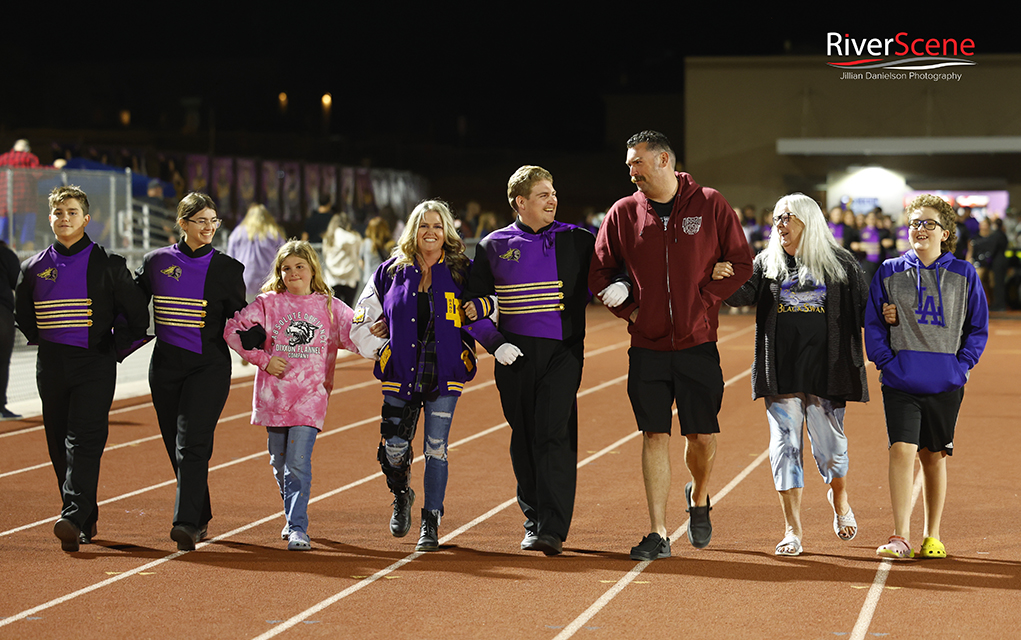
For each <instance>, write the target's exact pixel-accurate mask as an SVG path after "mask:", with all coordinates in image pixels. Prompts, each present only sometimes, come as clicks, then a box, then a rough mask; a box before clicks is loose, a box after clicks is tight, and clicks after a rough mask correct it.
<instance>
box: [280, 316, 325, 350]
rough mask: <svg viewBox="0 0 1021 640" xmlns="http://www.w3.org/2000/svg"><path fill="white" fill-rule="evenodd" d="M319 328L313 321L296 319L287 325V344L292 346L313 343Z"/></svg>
mask: <svg viewBox="0 0 1021 640" xmlns="http://www.w3.org/2000/svg"><path fill="white" fill-rule="evenodd" d="M318 328H319V327H317V326H315V325H314V324H312V323H311V322H305V321H304V320H295V321H294V322H292V323H291V325H290V326H289V327H287V344H288V345H289V346H292V347H297V346H300V345H303V344H312V341H313V340H315V338H316V329H318Z"/></svg>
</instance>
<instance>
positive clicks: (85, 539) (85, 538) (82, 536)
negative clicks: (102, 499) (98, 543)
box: [78, 522, 99, 544]
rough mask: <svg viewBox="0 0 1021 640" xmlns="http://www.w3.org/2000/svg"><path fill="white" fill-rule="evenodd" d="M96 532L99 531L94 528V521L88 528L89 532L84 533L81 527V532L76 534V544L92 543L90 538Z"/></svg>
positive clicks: (94, 535) (93, 536)
mask: <svg viewBox="0 0 1021 640" xmlns="http://www.w3.org/2000/svg"><path fill="white" fill-rule="evenodd" d="M97 533H99V531H98V530H97V529H96V523H95V522H93V523H92V528H91V529H89V533H86V532H85V530H84V529H83V530H82V532H81V533H79V534H78V544H92V539H93V538H95V537H96V534H97Z"/></svg>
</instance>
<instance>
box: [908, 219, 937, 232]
mask: <svg viewBox="0 0 1021 640" xmlns="http://www.w3.org/2000/svg"><path fill="white" fill-rule="evenodd" d="M908 226H909V227H911V228H912V229H925V230H926V231H935V230H936V227H940V228H941V229H942V228H943V225H941V224H940V223H938V222H936V221H935V220H912V221H911V222H909V223H908Z"/></svg>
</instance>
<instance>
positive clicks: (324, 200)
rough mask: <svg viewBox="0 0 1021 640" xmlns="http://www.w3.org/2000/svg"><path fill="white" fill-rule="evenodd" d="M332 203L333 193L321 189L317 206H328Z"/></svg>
mask: <svg viewBox="0 0 1021 640" xmlns="http://www.w3.org/2000/svg"><path fill="white" fill-rule="evenodd" d="M331 204H333V195H332V194H331V193H330V192H329V191H325V190H324V191H321V192H320V193H319V206H320V207H328V206H330V205H331Z"/></svg>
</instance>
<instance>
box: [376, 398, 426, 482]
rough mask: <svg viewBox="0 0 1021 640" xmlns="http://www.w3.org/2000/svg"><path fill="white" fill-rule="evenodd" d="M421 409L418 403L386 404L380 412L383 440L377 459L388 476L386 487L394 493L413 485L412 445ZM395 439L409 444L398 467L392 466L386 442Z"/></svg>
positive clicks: (380, 429)
mask: <svg viewBox="0 0 1021 640" xmlns="http://www.w3.org/2000/svg"><path fill="white" fill-rule="evenodd" d="M421 409H422V405H421V404H419V403H417V402H409V403H408V404H406V405H404V406H403V407H395V406H393V405H389V404H386V403H384V404H383V409H382V410H381V412H380V415H381V416H382V418H383V421H382V422H380V424H379V433H380V435H381V436H382V438H381V439H380V441H379V449H378V450H377V452H376V459H377V460H379V466H380V468H381V469H382V470H383V475H384V476H386V486H388V487H389V488H390V491H393V492H394V493H398V492H400V491H404V490H405V489H407V488H408V486H409V485H410V484H411V461H412V460H414V457H415V456H414V453H413V451H412V447H411V443H412V441H413V440H414V439H415V428H416V426H417V425H418V413H419V411H420V410H421ZM394 418H397V424H394V423H393V419H394ZM394 437H397V438H400V439H401V440H404V441H405V442H407V443H408V450H407V451H405V452H404V456H402V457H401V461H400V465H399V466H396V467H395V466H393V465H391V464H390V461H389V460H388V459H387V456H386V440H387V438H394Z"/></svg>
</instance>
